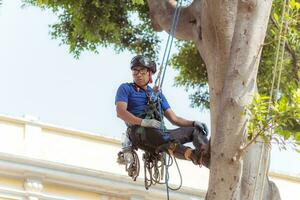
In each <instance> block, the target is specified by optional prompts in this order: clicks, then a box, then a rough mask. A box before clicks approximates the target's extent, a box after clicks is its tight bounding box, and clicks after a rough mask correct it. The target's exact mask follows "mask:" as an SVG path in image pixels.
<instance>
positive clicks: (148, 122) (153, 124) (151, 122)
mask: <svg viewBox="0 0 300 200" xmlns="http://www.w3.org/2000/svg"><path fill="white" fill-rule="evenodd" d="M141 126H143V127H148V128H159V127H160V121H157V120H156V119H143V120H142V122H141Z"/></svg>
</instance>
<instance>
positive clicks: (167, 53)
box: [154, 0, 182, 200]
mask: <svg viewBox="0 0 300 200" xmlns="http://www.w3.org/2000/svg"><path fill="white" fill-rule="evenodd" d="M181 7H182V0H179V1H178V2H177V4H176V8H175V11H174V14H173V19H172V25H171V29H170V31H169V35H168V40H167V43H166V47H165V51H164V54H163V58H162V62H161V66H160V69H159V73H158V75H157V78H156V80H155V84H154V89H155V93H156V99H158V96H159V93H160V92H161V89H162V86H163V81H164V78H165V74H166V70H167V66H168V60H169V57H170V53H171V49H172V44H173V40H174V34H175V31H176V27H177V24H178V20H179V16H180V12H181ZM161 75H162V76H161ZM158 103H159V104H158V107H159V114H160V119H162V121H161V122H162V123H161V127H160V128H161V130H162V131H163V132H164V131H166V129H165V125H164V122H163V113H162V110H161V105H160V99H158ZM163 157H164V166H165V170H166V172H165V184H166V190H167V200H169V198H170V194H169V189H171V190H178V189H180V187H181V185H182V176H181V172H180V169H179V167H178V164H177V161H176V159H175V157H174V160H175V163H176V166H177V169H178V173H179V175H180V186H179V187H178V188H175V189H174V188H171V187H170V186H169V171H168V169H169V166H170V160H171V159H172V158H171V156H170V155H168V162H167V159H166V157H167V154H166V153H164V156H163ZM172 160H173V159H172Z"/></svg>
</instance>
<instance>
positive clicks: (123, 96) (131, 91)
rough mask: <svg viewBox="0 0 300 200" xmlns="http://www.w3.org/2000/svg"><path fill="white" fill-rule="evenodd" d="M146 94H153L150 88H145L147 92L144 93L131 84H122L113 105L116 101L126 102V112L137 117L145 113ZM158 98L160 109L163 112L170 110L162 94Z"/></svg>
mask: <svg viewBox="0 0 300 200" xmlns="http://www.w3.org/2000/svg"><path fill="white" fill-rule="evenodd" d="M147 93H148V94H149V95H151V94H152V93H153V89H152V88H151V87H150V86H147V91H144V90H142V89H140V90H137V88H136V86H135V85H134V84H133V83H123V84H121V85H120V87H119V88H118V91H117V94H116V98H115V103H117V102H118V101H122V102H126V103H127V110H128V112H130V113H132V114H133V115H135V116H139V115H140V114H143V113H144V112H145V108H146V105H147ZM159 97H160V98H161V100H162V102H161V107H162V109H163V110H164V111H165V110H167V109H168V108H170V105H169V103H168V101H167V99H166V98H165V96H164V95H163V94H162V93H160V94H159Z"/></svg>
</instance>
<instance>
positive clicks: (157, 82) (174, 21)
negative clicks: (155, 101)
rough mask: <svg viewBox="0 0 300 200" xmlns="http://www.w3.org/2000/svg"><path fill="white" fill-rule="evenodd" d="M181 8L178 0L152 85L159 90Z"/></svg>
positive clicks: (180, 2)
mask: <svg viewBox="0 0 300 200" xmlns="http://www.w3.org/2000/svg"><path fill="white" fill-rule="evenodd" d="M181 7H182V0H179V1H178V2H177V4H176V8H175V12H174V14H173V19H172V25H171V29H170V31H169V35H168V39H167V43H166V47H165V51H164V54H163V58H162V61H161V65H160V68H159V72H158V75H157V77H156V80H155V84H154V86H156V87H159V89H161V88H162V85H163V81H164V78H165V74H166V69H167V66H168V60H169V57H170V53H171V49H172V45H173V40H174V34H175V31H176V28H177V24H178V20H179V16H180V12H181ZM162 73H163V76H162V77H161V75H162Z"/></svg>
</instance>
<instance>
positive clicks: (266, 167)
mask: <svg viewBox="0 0 300 200" xmlns="http://www.w3.org/2000/svg"><path fill="white" fill-rule="evenodd" d="M287 3H289V0H284V2H283V5H282V14H281V26H280V29H279V38H278V43H277V47H276V57H275V65H274V68H273V78H272V85H271V89H270V99H269V102H268V110H267V119H268V118H269V114H270V110H271V105H272V102H273V93H274V85H275V80H276V76H277V73H278V79H277V88H276V91H275V95H274V96H275V102H276V101H277V98H278V96H277V95H278V92H279V86H280V79H281V71H282V63H283V61H282V60H283V54H284V50H285V49H284V47H285V37H284V35H285V34H286V31H287V28H288V25H287V24H288V22H286V23H285V26H284V32H283V34H284V35H283V43H282V46H281V37H282V31H283V24H284V15H285V13H286V4H287ZM287 13H289V6H288V10H287ZM280 47H281V52H282V54H281V64H280V69H279V72H277V68H278V61H279V53H280ZM272 134H273V131H272V130H270V135H271V136H272ZM264 149H265V144H264V143H262V145H261V151H260V159H259V165H258V169H257V177H258V176H259V173H260V169H261V165H262V157H263V152H264ZM266 153H267V158H266V166H265V169H264V173H263V180H262V188H261V190H260V194H259V199H260V200H262V199H263V193H264V187H265V184H264V183H265V178H266V176H267V173H268V167H269V166H268V165H269V162H270V158H269V157H270V149H269V148H267V149H266ZM257 180H258V179H257V178H256V179H255V183H254V192H253V196H252V200H253V199H254V196H255V195H254V194H255V191H256V189H257Z"/></svg>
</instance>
